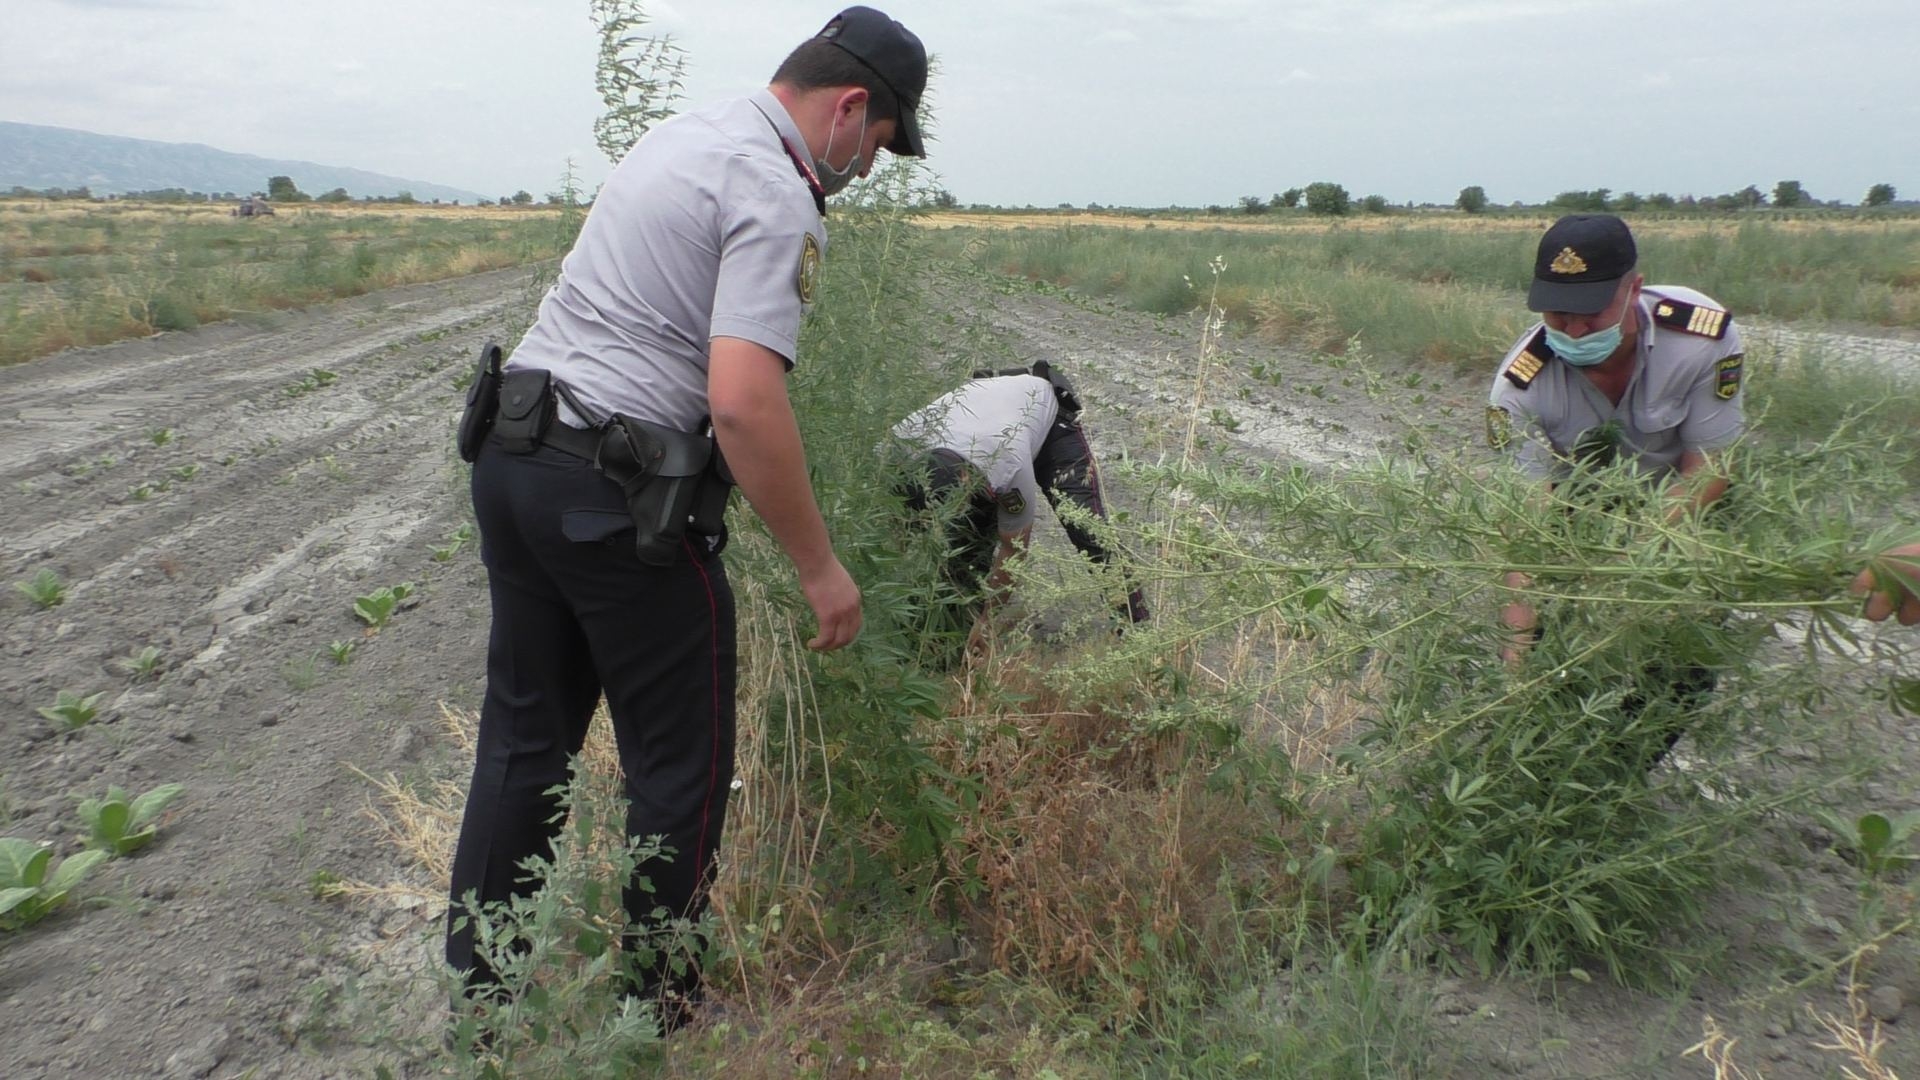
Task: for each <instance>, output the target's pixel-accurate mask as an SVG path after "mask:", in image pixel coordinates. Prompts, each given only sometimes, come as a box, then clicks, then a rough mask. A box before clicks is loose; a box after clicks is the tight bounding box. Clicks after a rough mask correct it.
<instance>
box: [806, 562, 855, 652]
mask: <svg viewBox="0 0 1920 1080" xmlns="http://www.w3.org/2000/svg"><path fill="white" fill-rule="evenodd" d="M800 591H801V592H802V593H804V594H806V597H807V603H808V604H810V605H812V607H813V617H814V619H815V621H817V622H818V623H819V624H820V632H819V633H818V634H815V635H814V636H813V639H812V640H811V641H808V642H807V648H809V649H812V650H814V651H815V652H832V651H833V650H835V649H838V648H840V647H842V646H844V645H848V644H851V643H852V642H853V639H854V638H856V637H859V636H860V586H858V585H855V584H854V583H853V575H851V574H849V573H847V568H846V567H844V566H841V565H840V560H838V559H831V560H829V565H828V566H826V567H823V568H822V569H821V570H819V571H818V572H816V573H815V574H813V575H812V576H810V577H803V578H801V579H800Z"/></svg>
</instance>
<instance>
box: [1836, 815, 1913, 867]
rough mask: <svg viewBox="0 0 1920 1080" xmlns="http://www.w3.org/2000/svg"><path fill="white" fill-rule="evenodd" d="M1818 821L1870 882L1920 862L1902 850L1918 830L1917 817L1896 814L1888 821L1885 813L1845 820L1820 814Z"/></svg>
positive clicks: (1838, 816)
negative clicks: (1836, 838)
mask: <svg viewBox="0 0 1920 1080" xmlns="http://www.w3.org/2000/svg"><path fill="white" fill-rule="evenodd" d="M1820 820H1821V822H1822V824H1824V825H1826V827H1827V828H1828V829H1829V830H1830V831H1832V832H1833V834H1834V835H1835V836H1837V837H1839V838H1840V839H1841V841H1842V843H1843V844H1844V845H1845V846H1846V847H1847V848H1848V849H1850V850H1849V851H1848V852H1847V854H1848V855H1850V856H1851V861H1852V862H1853V864H1854V865H1856V866H1858V867H1859V868H1860V869H1861V870H1863V871H1865V873H1866V875H1867V878H1868V879H1869V880H1871V881H1878V880H1879V879H1881V878H1883V877H1885V876H1886V875H1887V874H1888V873H1890V872H1892V871H1895V870H1899V869H1901V868H1903V867H1906V866H1910V865H1912V864H1913V863H1915V862H1920V855H1914V854H1912V853H1910V852H1908V851H1906V850H1904V849H1905V848H1906V847H1907V845H1908V843H1909V842H1910V841H1911V840H1912V839H1913V836H1914V833H1915V832H1916V831H1920V814H1913V813H1907V814H1896V815H1894V816H1893V817H1891V818H1889V817H1887V816H1886V815H1885V814H1878V813H1866V814H1862V815H1860V817H1859V818H1858V819H1857V820H1854V821H1848V820H1847V819H1846V818H1844V817H1842V816H1840V815H1839V814H1836V813H1833V812H1831V811H1823V812H1822V813H1821V814H1820Z"/></svg>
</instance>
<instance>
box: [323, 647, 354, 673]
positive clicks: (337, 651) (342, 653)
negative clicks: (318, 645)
mask: <svg viewBox="0 0 1920 1080" xmlns="http://www.w3.org/2000/svg"><path fill="white" fill-rule="evenodd" d="M327 655H328V656H331V657H333V662H334V664H335V665H336V666H338V667H345V666H346V663H347V661H349V660H351V659H353V642H351V641H329V642H327Z"/></svg>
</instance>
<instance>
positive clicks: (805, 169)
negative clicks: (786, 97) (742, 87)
mask: <svg viewBox="0 0 1920 1080" xmlns="http://www.w3.org/2000/svg"><path fill="white" fill-rule="evenodd" d="M747 100H748V101H750V102H752V103H753V107H754V108H756V109H759V110H760V114H761V115H762V116H765V117H766V118H767V122H768V123H770V124H772V125H773V132H774V134H775V135H778V136H779V137H780V141H781V142H782V143H784V144H785V145H786V151H787V156H788V157H790V158H792V159H793V168H794V171H795V172H798V173H799V174H800V178H801V179H802V180H805V181H806V182H807V189H808V190H809V191H811V192H813V200H814V205H815V207H816V208H818V209H819V211H820V212H821V213H823V214H824V213H826V212H827V209H826V198H827V196H826V191H825V189H823V188H822V187H821V185H820V178H819V177H818V176H816V175H814V172H813V162H812V153H811V151H809V150H808V149H807V140H806V139H805V138H803V137H802V136H801V134H800V125H799V124H796V123H794V122H793V115H792V114H791V113H789V112H787V107H786V106H785V105H782V104H780V99H779V98H777V97H775V96H774V94H773V91H772V90H766V89H762V90H756V91H754V92H753V93H752V94H750V95H748V96H747Z"/></svg>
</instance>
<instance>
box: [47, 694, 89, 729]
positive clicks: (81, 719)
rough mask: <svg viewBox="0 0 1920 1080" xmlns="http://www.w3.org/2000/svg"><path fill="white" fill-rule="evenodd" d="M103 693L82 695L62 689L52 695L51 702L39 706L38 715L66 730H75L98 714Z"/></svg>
mask: <svg viewBox="0 0 1920 1080" xmlns="http://www.w3.org/2000/svg"><path fill="white" fill-rule="evenodd" d="M104 695H105V691H101V692H100V693H98V694H87V695H85V696H84V697H83V696H81V695H80V694H77V693H75V692H73V691H72V690H62V691H60V692H59V693H58V694H55V695H54V698H53V704H51V705H43V706H41V707H40V715H41V716H44V717H46V718H47V719H49V720H51V721H53V722H54V723H56V724H59V725H60V726H61V727H63V728H65V729H66V730H68V731H77V730H79V729H80V728H83V727H86V726H87V725H88V724H90V723H92V722H93V718H94V717H96V716H99V715H100V708H99V702H100V698H101V697H102V696H104Z"/></svg>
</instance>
